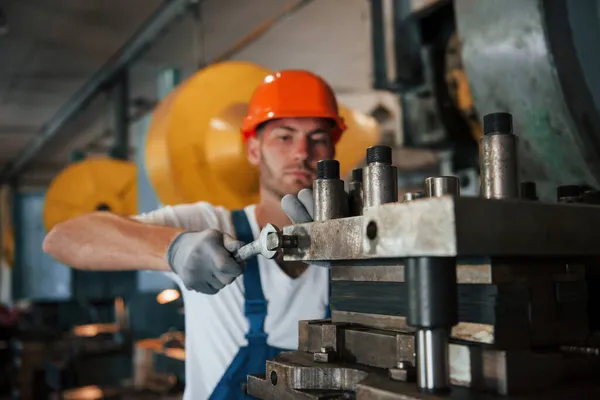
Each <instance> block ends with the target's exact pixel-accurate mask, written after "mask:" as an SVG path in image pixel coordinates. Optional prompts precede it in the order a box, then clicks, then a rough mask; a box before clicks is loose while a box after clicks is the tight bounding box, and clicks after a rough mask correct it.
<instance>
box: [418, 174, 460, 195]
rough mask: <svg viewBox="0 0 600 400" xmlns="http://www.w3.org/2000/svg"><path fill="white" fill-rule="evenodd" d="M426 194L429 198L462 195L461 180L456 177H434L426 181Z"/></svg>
mask: <svg viewBox="0 0 600 400" xmlns="http://www.w3.org/2000/svg"><path fill="white" fill-rule="evenodd" d="M425 193H426V194H427V197H440V196H444V195H453V196H459V195H460V179H458V178H457V177H455V176H434V177H430V178H427V179H425Z"/></svg>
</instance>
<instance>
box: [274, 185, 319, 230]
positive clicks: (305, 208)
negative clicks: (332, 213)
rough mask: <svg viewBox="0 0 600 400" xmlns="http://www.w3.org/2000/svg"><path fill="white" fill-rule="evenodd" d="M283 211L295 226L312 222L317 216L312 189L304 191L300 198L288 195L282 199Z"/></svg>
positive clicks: (299, 193)
mask: <svg viewBox="0 0 600 400" xmlns="http://www.w3.org/2000/svg"><path fill="white" fill-rule="evenodd" d="M281 209H282V210H283V212H284V213H285V214H286V215H287V216H288V218H289V219H290V220H291V221H292V223H293V224H303V223H305V222H312V221H313V218H314V215H315V204H314V200H313V191H312V189H302V190H301V191H299V192H298V196H294V195H293V194H286V195H285V196H283V198H282V199H281Z"/></svg>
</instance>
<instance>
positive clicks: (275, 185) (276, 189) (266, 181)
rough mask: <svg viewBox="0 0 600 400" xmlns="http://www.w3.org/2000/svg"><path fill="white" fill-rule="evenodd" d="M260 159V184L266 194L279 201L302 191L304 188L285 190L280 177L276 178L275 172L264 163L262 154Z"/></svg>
mask: <svg viewBox="0 0 600 400" xmlns="http://www.w3.org/2000/svg"><path fill="white" fill-rule="evenodd" d="M261 159H262V162H261V164H260V183H261V186H262V187H263V189H264V190H266V191H267V192H268V193H270V194H272V195H274V196H276V197H277V198H278V199H279V200H281V199H282V198H283V196H285V195H286V194H293V195H297V194H298V192H299V191H300V190H302V189H304V187H301V188H299V189H295V190H294V191H291V190H289V189H287V188H286V187H285V186H284V183H283V180H282V179H281V176H280V175H279V177H278V174H277V171H274V169H273V168H271V167H270V166H269V165H268V163H267V162H266V160H265V157H264V154H263V155H262V157H261ZM307 188H310V186H307ZM292 192H293V193H292Z"/></svg>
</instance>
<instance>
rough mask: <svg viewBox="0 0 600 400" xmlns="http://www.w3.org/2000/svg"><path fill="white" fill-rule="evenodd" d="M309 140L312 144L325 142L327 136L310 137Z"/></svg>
mask: <svg viewBox="0 0 600 400" xmlns="http://www.w3.org/2000/svg"><path fill="white" fill-rule="evenodd" d="M311 142H313V143H314V144H327V138H326V137H315V138H312V139H311Z"/></svg>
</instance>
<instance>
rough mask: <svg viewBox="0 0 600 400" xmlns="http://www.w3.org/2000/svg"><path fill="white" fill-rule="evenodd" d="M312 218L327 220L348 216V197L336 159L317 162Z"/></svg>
mask: <svg viewBox="0 0 600 400" xmlns="http://www.w3.org/2000/svg"><path fill="white" fill-rule="evenodd" d="M313 198H314V213H315V214H314V215H315V216H314V220H315V221H327V220H330V219H336V218H342V217H347V216H348V198H347V196H346V192H345V191H344V181H343V180H341V179H340V163H339V162H338V161H337V160H321V161H319V162H318V163H317V179H315V181H314V182H313Z"/></svg>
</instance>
